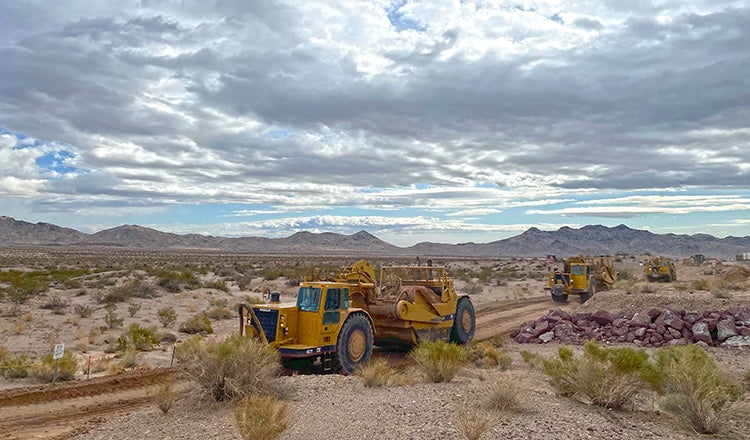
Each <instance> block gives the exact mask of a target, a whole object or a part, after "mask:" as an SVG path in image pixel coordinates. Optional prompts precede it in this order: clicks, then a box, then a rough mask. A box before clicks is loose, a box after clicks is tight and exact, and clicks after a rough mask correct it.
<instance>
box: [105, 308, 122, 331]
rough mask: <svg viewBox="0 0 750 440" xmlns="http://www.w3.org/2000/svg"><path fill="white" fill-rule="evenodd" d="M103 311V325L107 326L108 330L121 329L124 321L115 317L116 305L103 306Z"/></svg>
mask: <svg viewBox="0 0 750 440" xmlns="http://www.w3.org/2000/svg"><path fill="white" fill-rule="evenodd" d="M104 310H106V311H107V313H106V314H105V315H104V323H105V324H107V328H108V329H110V330H111V329H115V328H120V327H122V323H123V322H124V320H123V319H122V318H120V317H119V316H118V315H117V305H115V304H114V303H109V304H107V305H106V306H104Z"/></svg>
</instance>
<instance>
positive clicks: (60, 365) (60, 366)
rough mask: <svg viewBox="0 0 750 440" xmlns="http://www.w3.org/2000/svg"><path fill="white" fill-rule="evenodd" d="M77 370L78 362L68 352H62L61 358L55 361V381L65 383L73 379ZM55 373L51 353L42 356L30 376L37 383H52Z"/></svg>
mask: <svg viewBox="0 0 750 440" xmlns="http://www.w3.org/2000/svg"><path fill="white" fill-rule="evenodd" d="M77 370H78V361H77V360H76V358H75V356H73V353H71V352H70V350H65V351H64V352H63V357H62V358H60V359H58V360H57V380H59V381H66V380H73V379H75V375H76V371H77ZM54 372H55V360H54V359H53V356H52V353H48V354H46V355H44V356H42V359H41V360H40V364H39V365H35V366H34V368H33V369H32V372H31V375H32V377H33V378H34V379H36V380H38V381H39V382H44V383H47V382H52V379H53V378H54Z"/></svg>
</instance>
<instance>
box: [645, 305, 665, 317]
mask: <svg viewBox="0 0 750 440" xmlns="http://www.w3.org/2000/svg"><path fill="white" fill-rule="evenodd" d="M662 313H664V310H662V309H660V308H657V307H653V308H651V309H649V310H647V311H646V314H647V315H648V317H649V318H651V319H652V320H654V319H656V318H658V317H659V315H661V314H662Z"/></svg>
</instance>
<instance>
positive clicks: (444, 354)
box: [410, 340, 470, 383]
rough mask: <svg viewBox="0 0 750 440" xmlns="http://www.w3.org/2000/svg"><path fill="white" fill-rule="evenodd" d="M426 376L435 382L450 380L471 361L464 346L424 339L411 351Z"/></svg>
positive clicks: (412, 356) (428, 379)
mask: <svg viewBox="0 0 750 440" xmlns="http://www.w3.org/2000/svg"><path fill="white" fill-rule="evenodd" d="M410 356H411V358H412V359H413V360H414V361H415V362H416V363H417V366H418V368H419V370H420V372H421V373H422V374H423V375H424V378H425V379H426V380H427V381H429V382H433V383H439V382H450V381H451V379H453V378H454V377H456V374H458V372H459V371H461V369H462V368H463V367H464V366H465V365H466V364H467V363H468V362H469V359H470V357H469V354H468V353H467V351H466V349H465V348H464V347H463V346H460V345H456V344H451V343H449V342H445V341H440V340H438V341H424V342H422V343H420V344H419V345H418V346H416V347H415V348H414V349H413V350H412V352H411V353H410Z"/></svg>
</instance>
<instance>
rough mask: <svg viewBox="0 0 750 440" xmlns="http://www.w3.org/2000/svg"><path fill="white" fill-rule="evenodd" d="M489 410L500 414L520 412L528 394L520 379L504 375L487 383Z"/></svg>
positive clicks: (487, 405)
mask: <svg viewBox="0 0 750 440" xmlns="http://www.w3.org/2000/svg"><path fill="white" fill-rule="evenodd" d="M486 389H487V396H486V398H485V406H486V407H487V409H490V410H493V411H498V412H520V411H522V410H523V402H524V400H525V398H526V396H527V394H528V390H527V389H526V388H524V387H523V386H522V385H521V384H520V381H519V378H518V377H515V376H513V375H510V374H507V373H503V374H498V375H496V376H495V377H493V378H492V379H490V380H489V381H488V382H487V385H486Z"/></svg>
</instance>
